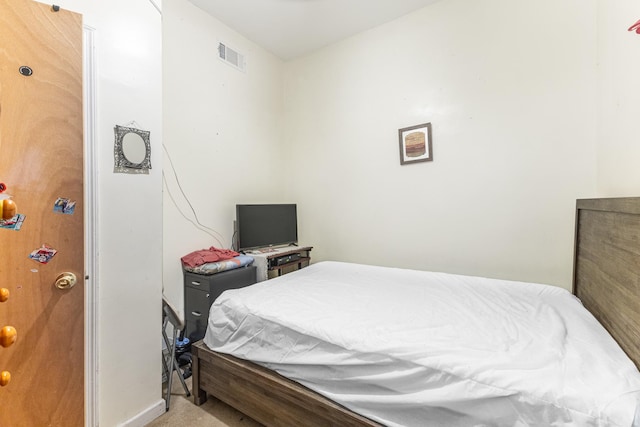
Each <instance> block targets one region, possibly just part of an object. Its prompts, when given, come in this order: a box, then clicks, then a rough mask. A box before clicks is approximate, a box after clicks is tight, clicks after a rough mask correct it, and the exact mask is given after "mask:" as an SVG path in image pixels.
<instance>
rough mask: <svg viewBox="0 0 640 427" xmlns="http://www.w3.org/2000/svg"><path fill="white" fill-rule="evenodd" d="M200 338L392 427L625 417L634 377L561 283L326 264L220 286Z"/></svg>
mask: <svg viewBox="0 0 640 427" xmlns="http://www.w3.org/2000/svg"><path fill="white" fill-rule="evenodd" d="M205 343H206V344H207V345H208V346H209V347H210V348H211V349H213V350H215V351H219V352H223V353H228V354H232V355H235V356H237V357H240V358H243V359H248V360H252V361H254V362H257V363H259V364H261V365H263V366H265V367H268V368H270V369H273V370H275V371H277V372H279V373H280V374H282V375H284V376H286V377H288V378H291V379H293V380H295V381H297V382H299V383H301V384H304V385H305V386H307V387H309V388H311V389H313V390H315V391H317V392H318V393H320V394H322V395H325V396H327V397H329V398H330V399H332V400H334V401H336V402H339V403H341V404H342V405H344V406H346V407H348V408H350V409H351V410H353V411H355V412H358V413H360V414H362V415H365V416H367V417H369V418H371V419H374V420H376V421H378V422H381V423H383V424H386V425H390V426H421V427H422V426H431V425H433V426H443V425H444V426H631V425H634V416H635V413H636V408H638V407H640V404H639V402H640V373H639V372H638V370H637V369H636V367H635V366H634V364H633V363H632V362H631V361H630V360H629V358H628V357H627V356H626V355H625V354H624V353H623V351H622V350H621V349H620V348H619V346H618V345H617V344H616V343H615V341H614V340H613V339H612V338H611V337H610V335H609V334H608V333H607V332H606V331H605V330H604V329H603V327H602V326H601V325H600V324H599V323H598V322H597V321H596V320H595V319H594V318H593V317H592V316H591V314H590V313H589V312H588V311H587V310H586V309H584V307H583V306H582V305H581V303H580V301H579V300H578V299H577V298H575V297H574V296H573V295H571V294H570V293H569V292H567V291H566V290H564V289H561V288H558V287H553V286H545V285H539V284H533V283H522V282H510V281H501V280H494V279H486V278H480V277H469V276H458V275H450V274H443V273H430V272H424V271H413V270H402V269H393V268H384V267H374V266H365V265H357V264H346V263H337V262H322V263H317V264H314V265H312V266H310V267H308V268H304V269H302V270H300V271H297V272H294V273H291V274H287V275H284V276H282V277H279V278H277V279H273V280H269V281H266V282H262V283H259V284H256V285H253V286H250V287H247V288H242V289H237V290H230V291H226V292H224V293H223V294H222V295H221V296H220V297H219V298H218V299H217V300H216V301H215V303H214V304H213V306H212V307H211V312H210V316H209V328H208V330H207V333H206V337H205Z"/></svg>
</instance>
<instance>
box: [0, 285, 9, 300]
mask: <svg viewBox="0 0 640 427" xmlns="http://www.w3.org/2000/svg"><path fill="white" fill-rule="evenodd" d="M8 299H9V289H7V288H0V302H5V301H6V300H8Z"/></svg>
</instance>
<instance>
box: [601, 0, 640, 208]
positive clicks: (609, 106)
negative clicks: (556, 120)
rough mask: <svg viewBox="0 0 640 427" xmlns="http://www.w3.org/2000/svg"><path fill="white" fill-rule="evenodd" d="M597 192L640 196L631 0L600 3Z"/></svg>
mask: <svg viewBox="0 0 640 427" xmlns="http://www.w3.org/2000/svg"><path fill="white" fill-rule="evenodd" d="M598 6H599V7H598V59H599V91H598V119H599V128H598V192H599V194H600V195H602V196H611V197H613V196H639V195H640V166H639V165H640V136H639V133H638V130H639V129H640V128H639V126H638V123H639V121H640V119H639V118H640V102H638V94H639V93H640V79H639V78H638V76H640V35H639V34H636V33H635V32H629V31H627V29H628V28H629V27H630V26H631V25H632V24H634V23H635V22H636V21H637V20H638V19H640V4H639V3H638V2H637V1H633V0H621V1H615V2H610V1H605V0H600V1H599V2H598Z"/></svg>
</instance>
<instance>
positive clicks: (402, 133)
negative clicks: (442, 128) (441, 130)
mask: <svg viewBox="0 0 640 427" xmlns="http://www.w3.org/2000/svg"><path fill="white" fill-rule="evenodd" d="M398 136H399V138H400V164H401V165H407V164H409V163H418V162H430V161H432V160H433V149H432V142H431V123H424V124H421V125H416V126H410V127H408V128H402V129H399V130H398Z"/></svg>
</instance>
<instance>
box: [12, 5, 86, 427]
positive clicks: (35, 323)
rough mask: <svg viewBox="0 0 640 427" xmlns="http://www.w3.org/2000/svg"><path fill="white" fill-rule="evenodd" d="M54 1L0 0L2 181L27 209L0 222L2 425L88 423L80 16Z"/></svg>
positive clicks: (20, 206) (16, 199)
mask: <svg viewBox="0 0 640 427" xmlns="http://www.w3.org/2000/svg"><path fill="white" fill-rule="evenodd" d="M54 9H58V8H54V7H52V6H51V5H45V4H41V3H37V2H35V1H31V0H0V182H2V183H4V184H5V185H6V187H7V189H6V190H5V192H4V193H3V194H5V195H6V194H10V195H11V196H12V198H13V201H14V202H15V203H16V205H17V213H18V214H22V215H24V222H23V223H22V225H21V228H20V230H19V231H16V230H15V229H6V228H0V288H5V289H7V290H8V291H9V293H10V295H9V298H8V299H7V300H6V301H5V302H2V303H0V328H1V327H3V326H6V325H11V326H13V327H15V329H16V331H17V340H16V342H15V343H14V344H13V345H11V346H9V347H6V348H3V347H0V371H7V372H9V373H10V374H11V380H10V382H9V383H8V384H7V385H5V386H2V387H0V426H12V427H16V426H27V427H32V426H65V427H67V426H81V425H84V224H83V147H84V145H83V134H82V132H83V117H82V113H83V108H82V96H83V95H82V17H81V16H80V15H78V14H75V13H72V12H69V11H65V10H61V9H60V10H57V11H56V10H54ZM58 198H60V199H62V200H58ZM73 203H75V206H74V205H73ZM43 245H46V246H47V247H49V248H51V249H53V250H55V251H57V252H56V253H55V255H53V257H52V258H50V259H47V256H42V257H40V258H38V257H35V258H36V259H32V258H30V254H31V253H32V252H33V251H36V250H38V249H39V248H42V247H43ZM45 261H46V262H45ZM63 272H71V273H74V274H75V275H76V276H77V278H78V283H77V284H76V285H75V286H73V287H71V288H66V289H60V288H58V287H56V286H55V285H54V283H55V282H56V278H57V276H58V275H59V274H60V273H63ZM64 285H65V283H63V282H61V283H60V286H61V287H63V288H64Z"/></svg>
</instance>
